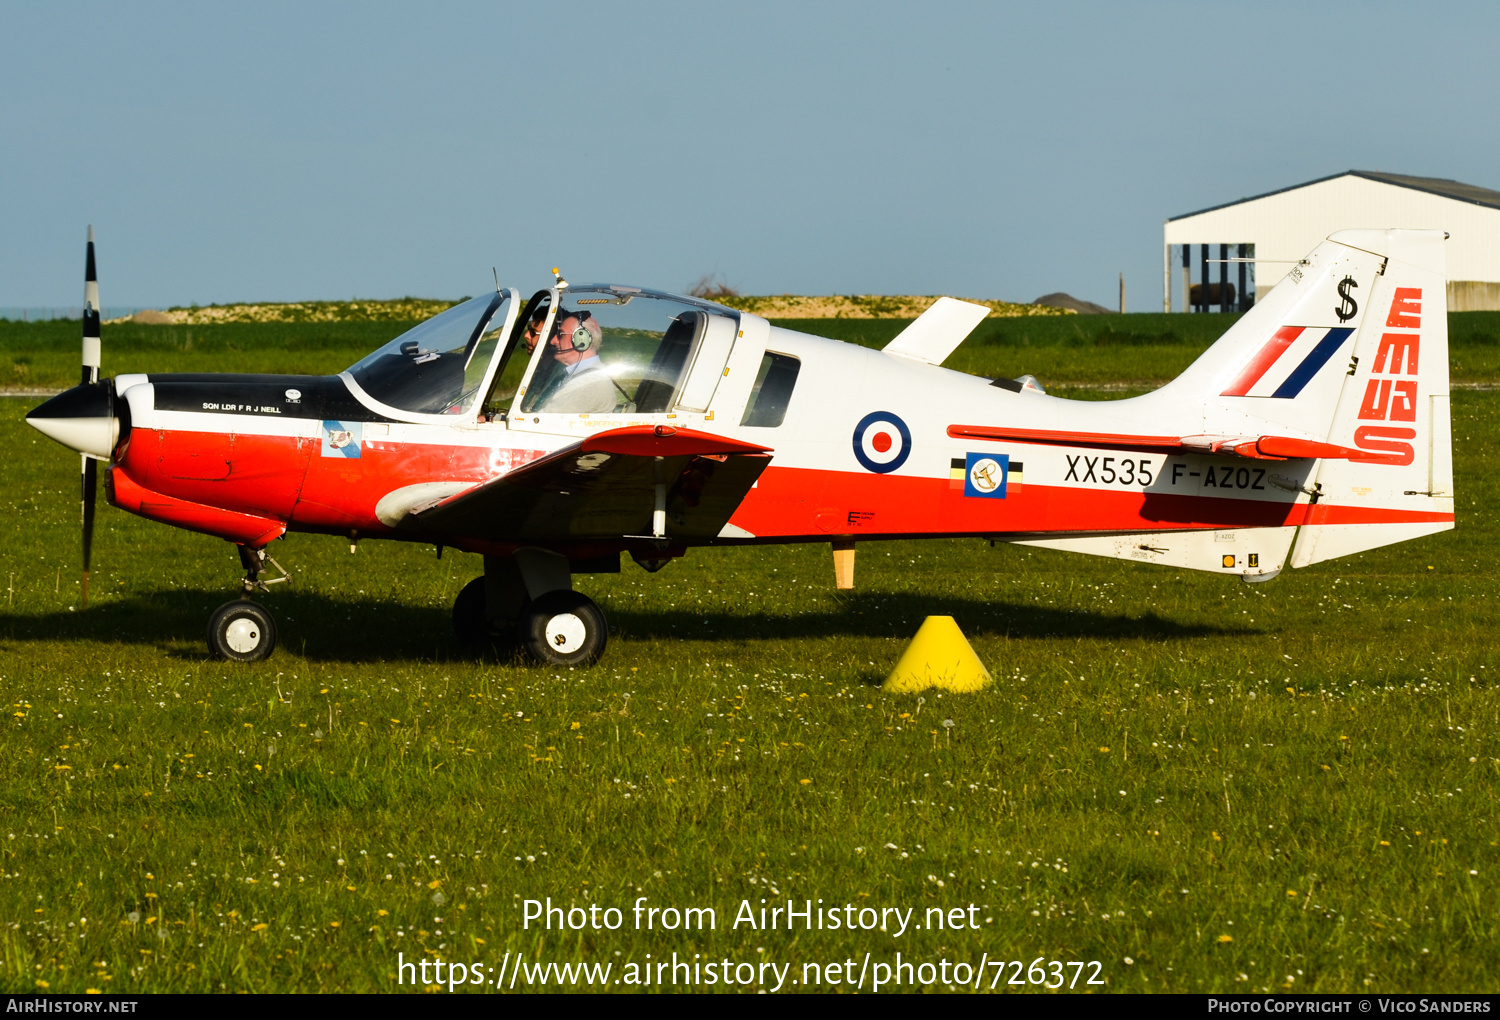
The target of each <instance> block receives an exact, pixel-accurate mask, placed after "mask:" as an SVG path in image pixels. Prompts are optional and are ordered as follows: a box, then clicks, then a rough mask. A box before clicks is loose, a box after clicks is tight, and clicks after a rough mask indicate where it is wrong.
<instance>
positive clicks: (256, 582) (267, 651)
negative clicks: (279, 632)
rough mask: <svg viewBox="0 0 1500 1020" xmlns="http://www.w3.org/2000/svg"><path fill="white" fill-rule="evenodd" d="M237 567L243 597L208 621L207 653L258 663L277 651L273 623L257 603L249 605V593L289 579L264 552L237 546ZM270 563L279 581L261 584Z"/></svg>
mask: <svg viewBox="0 0 1500 1020" xmlns="http://www.w3.org/2000/svg"><path fill="white" fill-rule="evenodd" d="M236 548H238V550H239V554H240V563H241V564H242V565H243V566H244V568H245V578H244V580H243V581H242V582H241V591H242V594H241V595H240V597H239V598H237V599H235V600H234V601H232V602H226V603H224V604H223V605H222V606H220V607H219V608H218V609H215V610H214V612H213V615H212V616H210V617H209V618H208V650H209V651H210V652H212V653H213V654H214V655H216V656H218V657H219V658H221V659H228V660H230V661H231V662H259V661H260V660H262V659H265V658H269V657H270V655H271V653H272V652H273V651H275V650H276V620H275V618H274V617H272V616H271V614H270V612H269V611H268V610H267V609H266V608H265V607H264V606H262V605H260V603H258V602H252V601H250V593H251V592H253V591H255V590H257V589H259V590H261V591H266V590H267V589H268V588H269V587H270V586H271V585H273V584H280V583H281V582H283V581H290V580H291V579H292V577H291V575H290V574H288V573H287V572H286V568H284V567H283V566H282V565H281V564H280V563H277V562H276V561H275V560H273V559H272V558H271V557H270V556H268V555H266V551H265V550H264V549H250V548H247V547H246V546H243V545H241V546H237V547H236ZM267 563H269V564H270V565H271V566H273V567H275V568H276V569H277V570H279V571H281V576H280V577H273V578H271V579H269V580H266V581H262V580H261V579H260V575H261V574H262V573H264V572H265V569H266V564H267Z"/></svg>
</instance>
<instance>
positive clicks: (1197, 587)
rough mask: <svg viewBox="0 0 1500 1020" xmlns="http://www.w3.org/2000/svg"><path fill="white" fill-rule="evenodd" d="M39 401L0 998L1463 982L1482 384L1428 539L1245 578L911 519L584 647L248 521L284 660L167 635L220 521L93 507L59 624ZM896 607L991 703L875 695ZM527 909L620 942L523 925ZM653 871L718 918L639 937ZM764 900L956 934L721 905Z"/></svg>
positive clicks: (422, 574) (631, 602)
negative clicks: (423, 965)
mask: <svg viewBox="0 0 1500 1020" xmlns="http://www.w3.org/2000/svg"><path fill="white" fill-rule="evenodd" d="M1142 318H1143V319H1144V318H1146V317H1142ZM1116 321H1119V320H1116ZM887 328H889V327H887ZM375 341H376V337H373V336H372V337H371V338H370V339H369V343H368V344H367V345H366V346H373V344H374V342H375ZM1000 349H1001V350H1002V351H1003V350H1005V348H1004V347H1003V346H1001V347H1000ZM1038 349H1041V350H1045V349H1046V348H1045V347H1043V348H1032V349H1031V350H1032V351H1035V350H1038ZM1079 350H1081V351H1082V352H1083V353H1084V354H1087V355H1092V354H1094V353H1095V352H1096V350H1105V348H1099V349H1094V348H1089V347H1082V348H1079ZM138 353H139V354H140V357H141V358H142V361H143V362H144V361H147V360H149V359H148V358H147V355H148V354H150V353H152V352H149V351H144V350H143V351H140V352H138ZM218 353H221V354H222V355H223V359H222V360H223V362H224V363H222V364H219V365H216V366H215V367H219V368H223V369H231V368H233V369H240V368H243V367H245V364H246V361H247V360H248V359H249V357H250V355H249V354H247V353H246V352H244V351H236V350H231V349H229V348H227V347H226V348H225V349H223V350H222V351H219V352H218ZM254 356H255V357H259V356H261V355H260V353H259V352H256V353H255V355H254ZM120 359H121V361H124V360H125V352H123V351H122V352H121V353H120ZM350 360H352V359H350ZM153 367H154V366H153ZM28 405H29V402H27V401H19V400H7V401H0V443H3V444H4V445H5V448H6V449H8V450H9V451H10V456H8V457H7V458H6V459H5V461H4V463H3V465H0V480H3V481H0V503H3V504H4V509H5V510H6V511H7V512H6V513H5V515H4V521H5V524H4V525H3V527H4V528H5V529H6V535H5V539H4V541H3V542H0V585H3V587H4V590H3V592H0V595H3V598H4V600H5V601H4V603H3V604H0V689H3V692H4V696H5V698H6V702H5V703H6V704H7V705H8V706H10V707H9V708H8V709H7V720H8V721H7V724H6V726H5V732H4V736H3V738H0V805H3V808H0V819H3V821H0V987H3V988H4V989H5V990H6V991H9V992H29V991H35V990H38V989H40V988H45V989H46V990H48V991H51V992H82V991H85V990H86V989H89V988H99V989H102V990H104V991H106V992H111V993H125V992H150V991H213V990H221V989H222V990H248V991H289V990H301V991H320V990H330V991H333V990H338V991H389V990H394V989H396V987H397V986H396V984H395V978H394V975H395V974H396V972H397V971H396V967H397V959H398V957H397V954H398V953H402V954H404V958H405V959H406V960H407V961H411V960H412V959H414V958H423V957H424V954H431V955H426V956H425V958H427V959H429V960H430V959H434V958H436V957H441V958H442V959H443V960H445V961H459V962H464V963H480V964H483V965H486V966H491V967H495V968H497V969H498V968H499V967H500V966H501V963H502V961H503V960H504V959H506V957H505V954H506V953H507V952H510V953H512V954H515V953H523V954H525V959H526V961H527V962H528V963H534V962H536V961H542V960H550V961H559V962H569V961H586V962H592V963H600V964H604V963H608V964H611V965H612V966H613V967H614V968H615V969H614V970H613V971H612V977H618V976H620V974H621V970H620V968H621V967H623V966H624V965H626V964H627V963H635V964H637V965H639V964H641V963H643V962H646V957H647V954H650V959H651V961H660V960H661V959H662V958H663V957H664V956H665V957H666V958H668V959H670V957H671V954H672V953H673V952H676V953H678V954H679V955H680V956H686V957H687V958H689V959H691V958H692V956H693V954H695V953H697V954H702V956H703V958H704V959H705V960H707V959H713V960H720V959H728V960H730V961H731V962H732V963H752V964H755V963H760V962H764V961H773V962H775V963H777V964H788V963H790V964H791V965H792V971H791V974H790V976H791V978H793V979H795V978H800V977H801V976H802V967H803V965H804V964H807V963H823V964H826V963H830V962H833V961H836V960H840V961H841V960H844V959H850V958H852V959H853V960H854V961H855V964H856V968H857V967H858V966H859V964H860V962H861V961H862V960H863V959H864V954H865V953H867V952H868V953H870V954H871V958H872V960H873V961H875V962H877V963H886V964H891V963H894V961H895V956H896V953H898V952H899V953H901V954H902V958H903V959H904V960H906V961H915V962H918V963H921V962H933V963H935V962H937V961H939V960H942V959H947V960H950V961H958V960H964V961H968V962H970V963H971V964H973V963H977V962H979V960H980V958H981V955H982V954H985V953H987V954H988V956H989V959H990V960H991V961H993V960H996V959H999V960H1020V961H1024V962H1025V963H1026V964H1028V965H1029V964H1030V963H1031V962H1032V961H1033V960H1036V959H1037V958H1042V959H1044V960H1047V961H1050V960H1059V961H1073V960H1078V961H1092V960H1098V961H1100V964H1101V969H1100V979H1101V980H1105V981H1107V984H1106V985H1105V986H1104V988H1105V989H1107V990H1131V991H1147V990H1150V991H1206V990H1217V991H1231V992H1232V991H1251V990H1265V989H1270V990H1273V991H1275V990H1281V989H1285V988H1290V989H1291V990H1295V991H1376V990H1378V991H1390V992H1397V991H1437V990H1447V991H1461V990H1471V991H1474V990H1487V989H1491V988H1493V986H1494V965H1493V961H1494V959H1495V958H1496V956H1497V950H1500V945H1497V938H1496V935H1497V932H1496V926H1497V921H1496V918H1497V916H1500V902H1497V899H1500V898H1497V895H1496V877H1497V875H1500V847H1497V843H1500V827H1497V824H1496V821H1497V819H1496V801H1495V786H1496V778H1497V769H1500V746H1497V737H1496V723H1497V722H1500V693H1497V691H1496V684H1495V682H1494V675H1493V674H1492V673H1491V672H1490V671H1491V670H1492V669H1500V656H1497V654H1496V652H1495V647H1494V644H1493V640H1492V637H1491V636H1492V635H1493V634H1494V633H1495V631H1496V627H1497V625H1500V620H1497V618H1496V617H1497V611H1496V596H1497V594H1500V592H1497V588H1500V585H1497V582H1496V573H1495V570H1494V566H1493V563H1494V554H1495V553H1496V551H1497V545H1500V543H1497V532H1496V516H1495V510H1494V508H1495V507H1496V506H1497V505H1500V493H1497V491H1496V488H1497V487H1496V483H1495V480H1494V474H1493V472H1492V471H1490V470H1489V469H1488V465H1489V464H1491V463H1493V462H1494V458H1495V455H1496V452H1497V451H1496V441H1495V439H1494V437H1495V436H1496V434H1497V431H1500V430H1497V426H1500V394H1491V393H1474V392H1467V393H1459V394H1457V395H1456V396H1455V398H1454V433H1455V438H1456V443H1455V449H1456V452H1457V471H1458V480H1457V490H1458V493H1459V502H1458V514H1459V517H1458V528H1457V530H1456V531H1454V532H1451V533H1448V534H1445V535H1442V536H1438V537H1435V538H1430V539H1424V540H1422V541H1420V542H1414V543H1407V544H1403V545H1399V546H1395V547H1392V548H1390V549H1385V550H1378V551H1375V552H1371V553H1367V554H1364V555H1361V556H1356V557H1352V558H1349V559H1346V560H1342V561H1338V562H1334V563H1328V564H1321V565H1319V566H1316V567H1313V568H1310V569H1308V570H1304V571H1289V572H1288V573H1287V574H1286V575H1284V576H1282V577H1281V578H1279V579H1278V580H1276V581H1275V582H1274V583H1272V584H1269V585H1257V586H1248V585H1243V584H1239V583H1236V582H1231V581H1228V580H1226V579H1224V578H1220V577H1217V576H1212V575H1205V574H1201V573H1193V572H1186V571H1175V570H1166V569H1160V568H1150V567H1146V566H1139V565H1132V564H1126V563H1120V562H1117V561H1113V560H1099V559H1093V558H1088V557H1078V556H1066V555H1063V554H1058V553H1051V552H1046V551H1041V550H1023V549H1019V548H1012V547H1000V548H997V549H990V548H988V547H987V546H985V545H984V544H983V543H979V542H975V541H964V542H960V541H940V542H929V543H915V542H901V543H890V544H866V545H862V546H861V554H860V556H859V562H858V568H857V580H858V585H859V586H858V588H857V589H856V591H855V592H853V593H840V592H837V591H836V590H834V588H833V578H832V569H831V564H830V562H829V560H830V558H829V556H828V551H827V548H826V547H819V546H806V547H783V548H765V549H734V550H699V551H695V552H693V553H692V554H690V555H689V556H688V557H687V558H685V559H684V560H681V561H676V562H674V563H673V564H671V565H670V566H669V567H668V568H667V569H666V570H664V571H663V572H662V573H660V574H658V575H647V574H645V573H643V572H642V571H640V570H639V569H637V568H635V567H634V566H633V565H630V564H628V562H627V565H626V567H625V572H624V573H622V574H620V575H617V576H611V575H599V576H591V577H587V578H580V584H579V586H580V588H581V589H583V590H584V591H586V592H588V593H589V594H590V595H592V596H594V597H595V598H596V599H598V601H599V602H600V603H601V605H602V606H603V607H604V609H605V610H606V612H607V614H608V615H609V618H610V620H611V623H612V626H613V627H614V633H613V636H612V639H611V644H610V648H609V651H608V653H607V655H606V658H605V660H604V661H603V663H602V664H601V665H599V666H597V667H595V668H593V669H588V670H576V671H561V672H560V671H556V670H546V669H536V668H526V667H523V666H519V665H516V664H514V663H512V662H509V661H497V660H495V659H494V658H492V657H491V658H486V657H481V656H475V655H472V654H469V653H467V652H465V651H464V650H463V649H462V648H461V647H459V646H457V645H456V644H455V643H454V641H453V640H452V638H451V637H450V635H449V625H448V608H449V605H450V603H451V600H452V599H453V597H454V596H455V595H456V594H457V591H458V589H459V588H460V587H461V585H462V584H463V583H464V582H465V581H467V580H468V579H469V578H471V577H473V576H475V575H477V574H478V573H479V571H480V565H479V561H478V559H477V557H473V556H463V555H454V554H453V553H451V552H449V553H448V554H446V555H445V556H444V558H443V559H442V560H441V561H435V560H434V559H433V557H432V555H431V551H430V550H426V549H422V548H415V547H409V546H404V545H400V544H397V543H374V542H367V543H363V544H361V545H360V547H359V552H358V553H357V554H356V555H352V556H351V555H350V553H349V551H348V547H347V546H346V545H344V544H342V543H340V542H338V541H336V540H328V539H324V538H316V537H311V536H292V537H291V538H289V539H288V540H287V541H286V542H284V543H280V544H278V545H277V546H276V547H275V548H274V549H273V553H274V554H275V556H276V557H277V558H278V559H279V560H280V561H281V562H282V563H283V564H285V565H286V566H287V567H288V568H290V569H291V570H292V571H293V573H294V576H295V580H294V581H293V583H291V584H289V585H286V586H282V587H281V588H278V589H277V590H275V591H274V592H273V593H272V594H270V595H268V596H267V597H266V599H265V601H266V603H267V605H268V606H269V607H270V608H271V609H272V610H273V612H274V613H275V614H276V615H277V617H278V620H279V621H280V627H281V642H282V644H281V648H280V649H279V650H278V652H277V653H276V655H275V657H274V658H272V659H271V660H270V661H268V662H266V663H263V664H259V665H254V666H248V667H245V666H231V665H228V664H224V663H220V662H216V661H212V660H210V659H208V658H207V655H206V652H205V648H204V643H203V637H202V632H203V628H204V625H205V621H206V618H207V616H208V613H209V612H210V611H211V610H212V609H213V608H214V607H215V606H217V605H218V604H220V603H221V602H223V601H225V600H227V599H228V598H230V597H231V596H232V595H233V594H234V589H235V579H236V577H237V574H238V572H239V571H238V566H237V562H236V559H235V557H234V555H233V552H232V550H230V548H229V547H228V546H227V544H225V543H223V542H218V541H215V540H211V539H208V538H205V537H202V536H196V535H191V534H188V533H185V532H178V531H169V530H167V529H165V528H162V527H160V526H158V525H154V524H150V523H148V522H146V521H143V520H140V519H138V518H135V517H132V516H129V515H127V514H124V513H121V512H119V511H117V510H114V509H112V508H108V507H102V508H101V511H100V517H99V531H98V535H97V541H96V547H95V568H96V569H95V574H94V578H93V601H92V604H91V606H90V608H89V610H88V611H87V613H80V612H78V611H76V609H77V593H78V584H77V514H78V509H77V502H76V499H77V497H76V491H77V489H76V486H77V463H76V461H75V460H74V459H73V458H72V457H71V456H70V455H68V454H67V453H66V452H65V451H63V450H62V449H60V448H59V447H57V446H56V445H55V444H52V443H50V442H49V441H48V440H46V439H43V438H41V437H40V436H38V435H36V434H35V433H34V432H33V431H32V430H30V429H29V428H27V427H26V426H25V425H24V423H23V421H22V417H23V415H24V412H25V410H26V408H27V406H28ZM931 614H950V615H953V616H954V617H955V618H956V619H957V620H958V622H959V624H960V625H961V626H962V627H963V629H964V631H965V633H966V634H968V635H969V637H970V639H971V641H972V643H973V645H974V647H975V649H976V651H977V652H978V654H979V656H980V658H981V659H982V660H983V661H984V662H985V663H986V665H987V666H988V667H989V669H990V670H991V672H992V673H993V674H994V676H995V683H994V684H993V685H992V686H991V687H990V688H988V689H987V690H986V691H984V692H983V693H980V694H977V695H962V696H960V695H951V694H950V695H946V696H945V695H941V694H938V693H936V692H929V693H927V694H926V695H923V696H911V695H887V694H884V693H882V692H881V691H880V690H879V689H878V686H877V685H878V683H879V681H880V680H881V679H882V678H883V677H884V675H885V674H886V672H887V671H888V670H889V669H890V668H891V667H892V666H893V665H894V663H895V660H896V658H897V657H898V656H899V655H900V652H901V651H902V649H903V648H904V646H905V643H906V642H907V641H908V640H909V638H910V636H911V635H912V633H913V632H914V631H915V630H916V628H917V626H918V625H919V624H920V622H921V620H922V619H923V618H924V617H925V616H927V615H931ZM950 719H951V720H952V721H953V724H954V725H953V726H952V727H951V728H949V727H945V726H944V725H943V724H944V722H945V721H946V720H950ZM549 896H550V897H551V898H552V900H553V902H554V904H558V903H560V904H562V905H564V906H567V905H575V904H576V905H587V904H598V905H599V906H600V907H601V908H604V907H618V908H619V909H621V910H622V911H624V912H625V914H624V916H625V923H624V927H622V928H621V929H620V930H618V931H613V932H611V931H591V930H585V931H566V932H564V931H558V930H553V931H550V932H549V931H539V930H538V929H536V928H535V927H532V928H530V929H526V928H523V926H522V914H521V908H522V904H523V903H524V901H525V900H527V899H545V898H546V897H549ZM642 896H644V897H646V898H647V903H648V905H653V906H659V907H665V906H676V907H678V908H684V907H690V906H692V907H713V908H715V909H716V910H717V912H718V927H717V929H716V930H714V931H703V932H699V931H693V932H682V931H677V932H671V931H661V930H655V931H637V930H634V928H633V926H632V923H631V921H630V916H631V915H630V907H631V906H632V904H634V903H635V902H636V900H637V898H638V897H642ZM762 898H765V899H766V900H769V901H776V902H781V901H784V900H786V899H787V898H791V899H794V900H795V901H797V902H798V903H799V904H800V903H801V902H802V901H803V900H805V899H812V900H813V901H814V903H815V905H816V901H817V900H819V899H822V900H823V906H824V907H835V906H838V907H842V905H844V904H846V903H849V904H853V905H855V906H856V907H864V906H872V907H899V908H902V909H906V908H914V909H915V911H916V913H915V920H916V921H918V922H920V921H921V920H922V919H923V918H924V917H925V911H926V910H927V909H928V908H930V907H941V908H948V909H951V908H955V907H967V905H968V904H970V903H973V904H975V905H976V906H977V907H978V911H977V913H976V914H975V915H974V916H975V920H976V922H977V923H978V925H979V930H977V931H970V930H962V931H942V930H909V931H907V932H906V933H905V934H904V935H899V936H898V935H897V934H896V933H895V931H894V929H893V930H892V931H888V932H880V931H878V930H875V931H861V932H856V933H852V934H851V933H848V932H844V931H830V930H823V931H817V930H814V931H811V932H805V931H797V932H795V933H788V932H787V931H785V930H779V931H756V930H751V929H748V928H746V927H745V926H743V925H742V926H740V927H739V928H738V929H734V928H732V927H731V924H732V922H733V919H734V916H735V912H736V909H737V908H738V905H739V904H740V902H741V901H742V900H748V901H749V902H750V903H751V905H752V906H754V907H759V906H760V902H759V901H760V900H761V899H762ZM85 919H86V920H85ZM1226 936H1227V937H1228V940H1225V937H1226ZM617 954H618V955H617ZM1127 958H1128V959H1129V960H1130V961H1131V962H1130V963H1127V962H1126V959H1127ZM513 959H514V957H512V960H513ZM1072 973H1073V971H1072V970H1071V969H1069V970H1068V971H1066V974H1067V975H1068V976H1071V975H1072ZM1089 973H1090V972H1089V971H1085V972H1084V975H1083V978H1084V979H1085V980H1086V979H1087V977H1088V976H1089ZM993 976H994V972H993V971H989V972H987V973H986V975H985V977H984V978H983V985H984V987H988V986H989V984H990V981H991V979H992V977H993ZM1011 976H1012V971H1011V970H1009V969H1007V970H1006V971H1005V972H1004V979H1005V980H1009V979H1010V977H1011ZM1023 980H1024V977H1023ZM42 983H45V984H42ZM524 986H525V980H524V977H523V980H522V981H521V982H520V983H519V984H518V985H517V987H518V988H521V987H524ZM550 987H552V988H556V987H557V986H556V985H553V986H550ZM611 987H616V986H611ZM618 987H625V986H618ZM718 987H722V986H718ZM799 987H800V986H799ZM867 987H868V985H867ZM1002 987H1003V985H1002Z"/></svg>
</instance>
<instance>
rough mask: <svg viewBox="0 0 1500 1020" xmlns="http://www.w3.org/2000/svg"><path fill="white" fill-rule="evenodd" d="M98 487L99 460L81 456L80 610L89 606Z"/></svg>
mask: <svg viewBox="0 0 1500 1020" xmlns="http://www.w3.org/2000/svg"><path fill="white" fill-rule="evenodd" d="M98 488H99V462H98V461H96V460H94V458H92V457H90V456H88V455H87V454H85V455H84V458H83V593H82V595H81V596H80V597H79V604H78V608H79V609H80V610H83V609H87V608H88V607H89V561H90V560H91V559H92V558H93V554H94V494H95V492H96V491H97V490H98Z"/></svg>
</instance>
